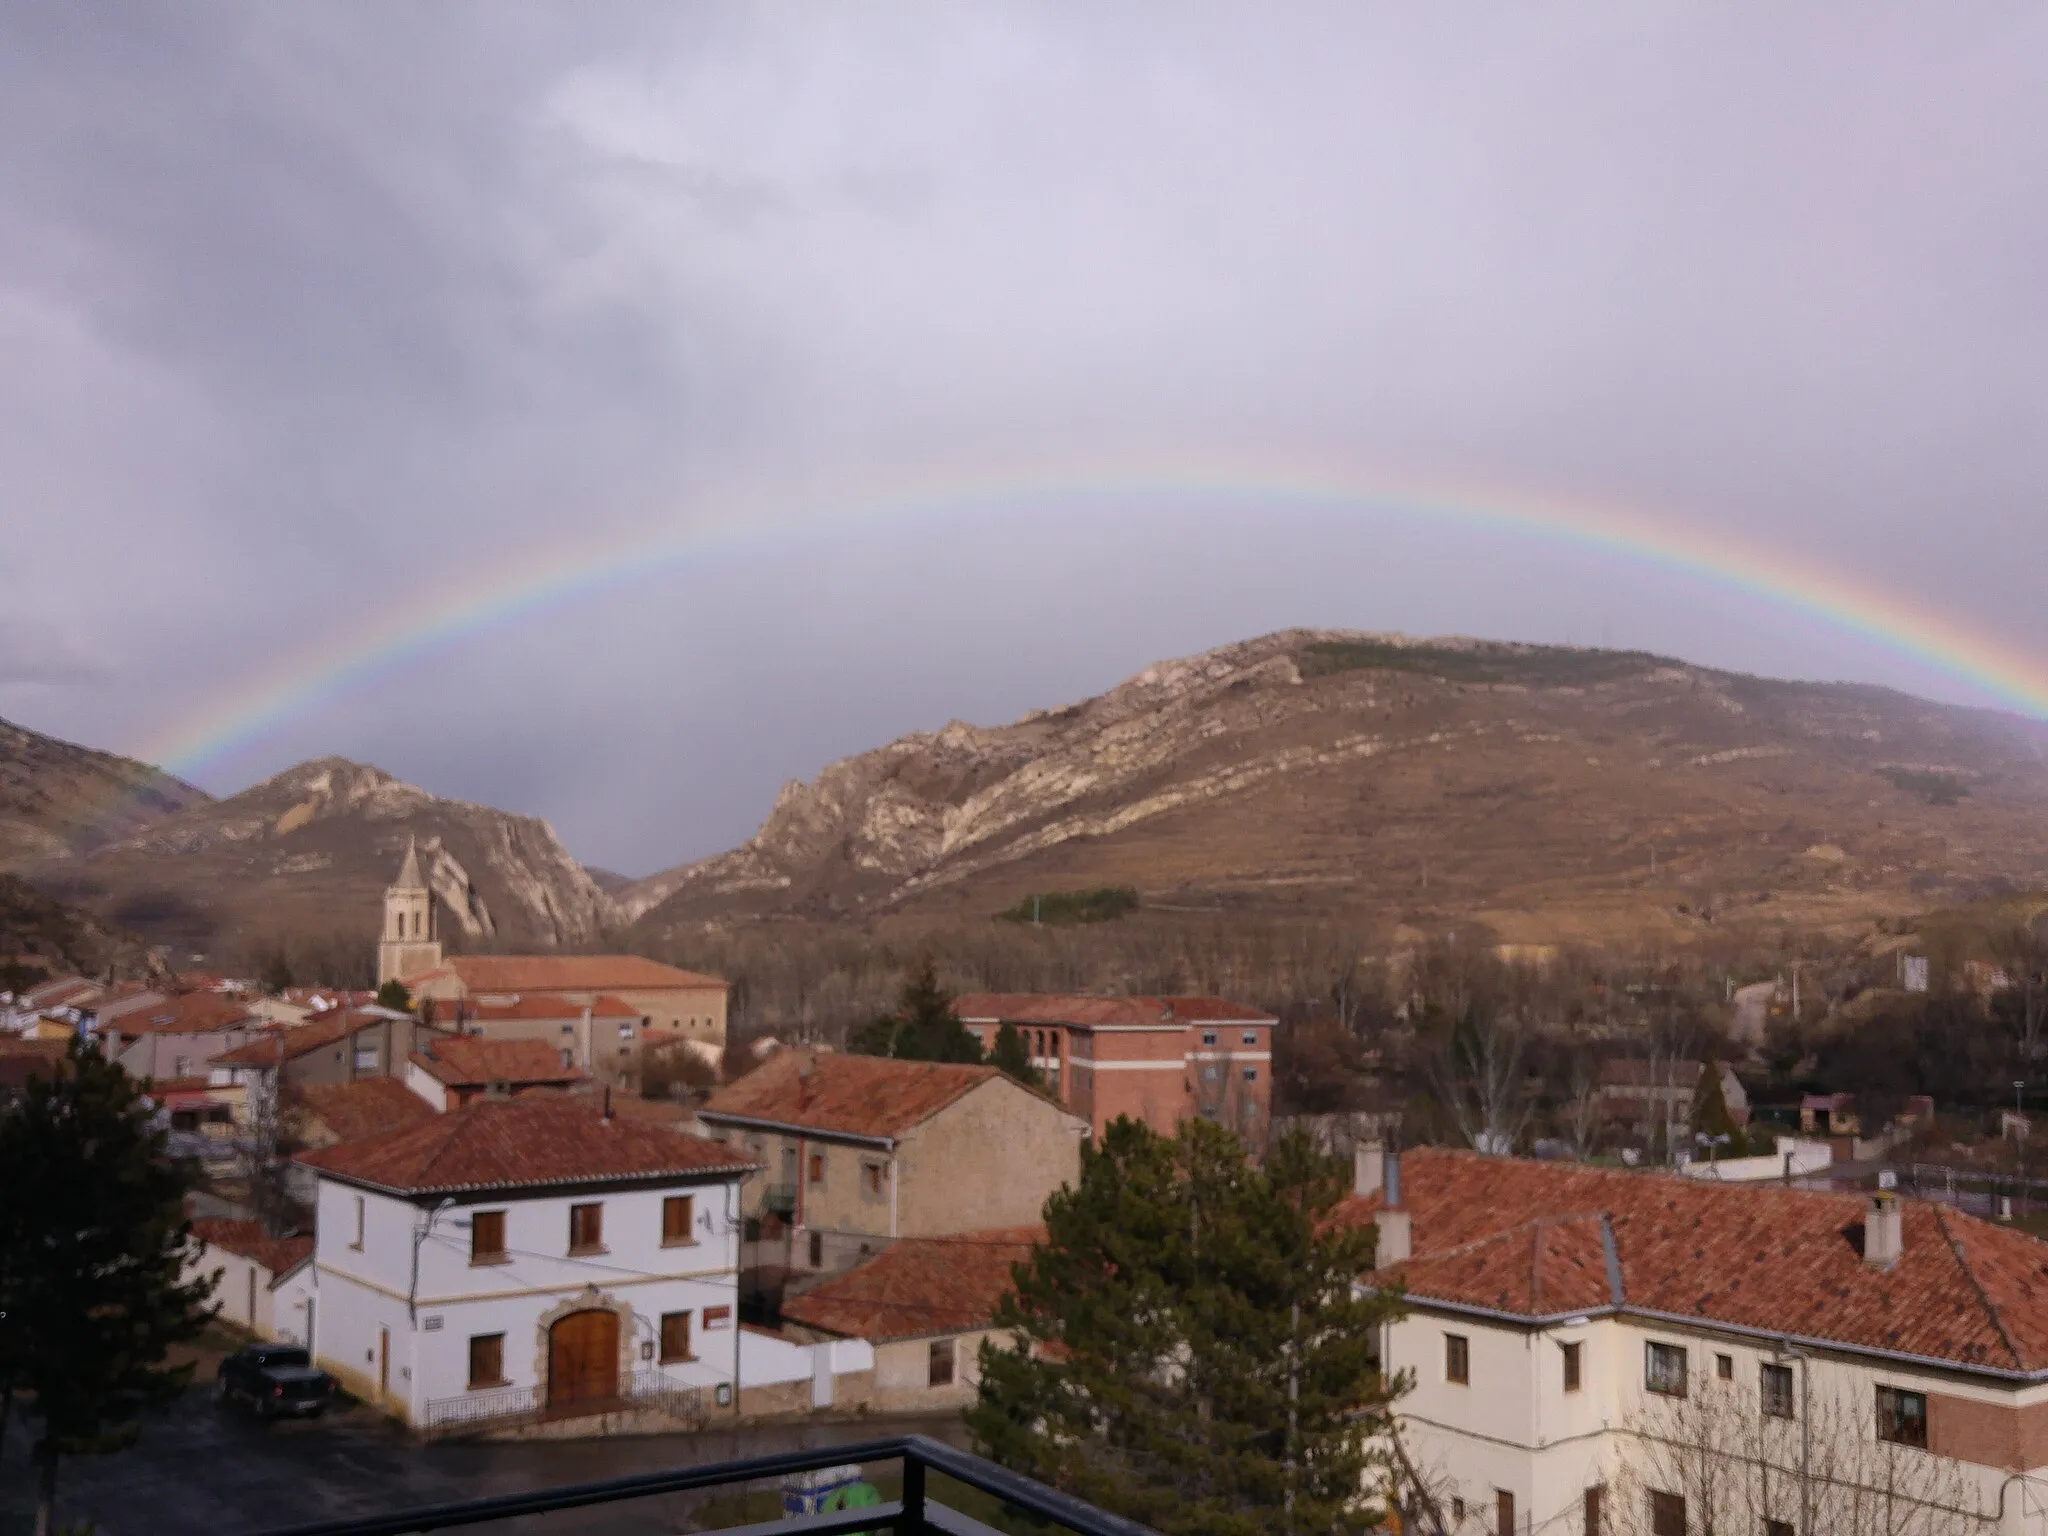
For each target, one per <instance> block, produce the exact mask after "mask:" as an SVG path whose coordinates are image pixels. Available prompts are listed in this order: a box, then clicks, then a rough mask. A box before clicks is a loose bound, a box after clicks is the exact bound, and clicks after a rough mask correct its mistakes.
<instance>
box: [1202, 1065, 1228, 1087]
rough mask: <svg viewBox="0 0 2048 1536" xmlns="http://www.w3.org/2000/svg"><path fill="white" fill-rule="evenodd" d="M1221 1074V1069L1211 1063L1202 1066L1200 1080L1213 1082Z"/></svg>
mask: <svg viewBox="0 0 2048 1536" xmlns="http://www.w3.org/2000/svg"><path fill="white" fill-rule="evenodd" d="M1222 1075H1223V1069H1222V1068H1221V1067H1219V1066H1216V1065H1215V1064H1214V1063H1211V1064H1210V1065H1209V1066H1206V1067H1204V1068H1202V1081H1203V1082H1205V1083H1213V1082H1215V1081H1216V1079H1217V1078H1219V1077H1221V1076H1222Z"/></svg>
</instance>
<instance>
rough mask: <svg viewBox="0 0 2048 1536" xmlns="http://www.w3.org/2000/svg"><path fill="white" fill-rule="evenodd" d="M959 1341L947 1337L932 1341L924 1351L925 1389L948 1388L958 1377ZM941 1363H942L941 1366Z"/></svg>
mask: <svg viewBox="0 0 2048 1536" xmlns="http://www.w3.org/2000/svg"><path fill="white" fill-rule="evenodd" d="M959 1342H960V1341H959V1340H958V1339H955V1338H953V1337H952V1336H950V1335H948V1336H947V1337H946V1338H943V1339H933V1340H932V1342H931V1347H930V1348H929V1349H927V1350H926V1351H925V1357H924V1371H925V1385H926V1386H927V1387H950V1386H952V1385H953V1383H954V1382H955V1381H957V1380H958V1379H959V1377H960V1350H959ZM941 1361H943V1362H944V1364H943V1365H941V1363H940V1362H941Z"/></svg>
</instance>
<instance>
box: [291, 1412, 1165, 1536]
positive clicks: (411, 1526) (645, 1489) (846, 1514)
mask: <svg viewBox="0 0 2048 1536" xmlns="http://www.w3.org/2000/svg"><path fill="white" fill-rule="evenodd" d="M878 1461H880V1462H888V1461H896V1462H900V1463H902V1467H903V1492H902V1496H901V1497H900V1498H897V1499H893V1500H890V1501H887V1502H884V1503H880V1504H872V1505H869V1506H867V1507H866V1508H864V1509H844V1510H834V1511H831V1512H829V1513H825V1514H816V1515H800V1516H796V1517H793V1518H791V1519H787V1520H783V1521H780V1522H777V1523H775V1524H773V1525H771V1526H766V1527H763V1526H759V1525H755V1526H750V1527H746V1529H747V1530H748V1531H749V1533H750V1536H754V1533H760V1532H763V1531H766V1532H772V1533H773V1536H852V1533H854V1532H857V1531H894V1532H898V1533H900V1536H929V1533H944V1536H987V1533H988V1532H989V1531H990V1529H991V1528H990V1527H988V1526H986V1525H983V1524H982V1523H980V1522H979V1521H977V1520H974V1519H973V1518H971V1517H969V1516H967V1515H964V1514H962V1513H961V1512H960V1511H958V1510H955V1509H950V1508H948V1507H947V1506H946V1505H944V1504H942V1503H940V1502H939V1501H938V1500H937V1499H935V1498H933V1497H931V1495H930V1492H929V1490H928V1487H927V1474H929V1473H938V1474H940V1475H942V1476H944V1477H948V1478H951V1479H952V1480H953V1481H955V1482H958V1483H964V1484H965V1485H966V1486H968V1487H969V1488H975V1489H979V1490H980V1491H981V1492H982V1493H984V1494H987V1495H988V1496H989V1497H991V1498H993V1499H995V1500H998V1501H1000V1503H1001V1505H1002V1506H1003V1507H1004V1508H1005V1509H1008V1510H1014V1511H1017V1512H1019V1513H1021V1514H1023V1515H1025V1516H1027V1517H1029V1518H1030V1519H1032V1520H1033V1521H1034V1522H1042V1523H1044V1524H1049V1525H1051V1526H1053V1527H1055V1528H1056V1529H1059V1530H1063V1531H1072V1532H1074V1533H1075V1536H1151V1532H1150V1531H1149V1530H1147V1528H1146V1527H1144V1526H1142V1525H1139V1524H1137V1523H1136V1522H1134V1521H1130V1520H1126V1519H1123V1518H1122V1517H1121V1516H1118V1515H1112V1514H1107V1513H1105V1512H1104V1511H1102V1510H1099V1509H1097V1508H1095V1507H1094V1506H1093V1505H1092V1504H1084V1503H1082V1502H1081V1501H1080V1500H1079V1499H1075V1498H1069V1497H1068V1496H1067V1495H1066V1494H1064V1493H1061V1492H1059V1491H1058V1490H1056V1489H1052V1488H1048V1487H1046V1486H1045V1485H1044V1484H1043V1483H1035V1482H1033V1481H1032V1480H1031V1479H1030V1478H1028V1477H1019V1476H1018V1475H1017V1474H1016V1473H1014V1472H1006V1471H1004V1470H1003V1469H1002V1468H1001V1467H998V1466H995V1465H993V1464H992V1463H989V1462H986V1461H983V1460H982V1459H981V1458H980V1457H978V1456H970V1455H968V1454H967V1453H966V1452H965V1451H956V1450H954V1449H953V1448H952V1447H951V1446H949V1445H941V1444H940V1443H939V1442H938V1441H936V1440H928V1439H926V1438H925V1437H924V1436H922V1435H903V1436H899V1437H897V1438H895V1439H889V1440H868V1441H863V1442H861V1443H859V1444H855V1445H835V1446H826V1447H824V1448H822V1449H819V1450H811V1451H791V1452H787V1453H785V1454H783V1455H779V1456H755V1457H751V1458H749V1459H748V1460H745V1461H722V1462H713V1463H711V1464H709V1465H707V1466H701V1467H677V1468H675V1469H673V1470H672V1471H668V1472H649V1473H643V1474H641V1475H640V1476H637V1477H619V1478H611V1479H608V1480H607V1481H604V1482H598V1483H571V1484H568V1485H566V1486H564V1487H561V1488H541V1489H536V1490H535V1491H533V1492H531V1493H506V1494H499V1495H497V1496H496V1497H494V1498H487V1499H472V1500H469V1501H467V1502H464V1503H460V1504H434V1505H428V1506H426V1507H424V1508H420V1509H409V1510H401V1511H399V1512H398V1513H396V1514H389V1515H365V1516H359V1517H356V1518H353V1519H346V1520H320V1521H315V1522H314V1523H312V1524H310V1525H293V1526H286V1527H284V1528H282V1529H279V1530H275V1531H271V1532H269V1533H267V1536H415V1533H422V1532H426V1531H444V1530H453V1529H456V1528H459V1527H461V1526H467V1525H484V1524H488V1523H489V1522H491V1521H493V1520H514V1519H518V1518H520V1517H521V1516H524V1515H544V1514H549V1513H552V1512H553V1511H555V1510H563V1509H587V1508H589V1507H590V1506H592V1505H596V1504H615V1503H619V1502H622V1501H624V1500H627V1499H645V1498H652V1497H655V1496H657V1495H660V1494H670V1493H693V1492H707V1491H711V1490H715V1489H721V1488H723V1489H732V1488H734V1487H735V1486H736V1485H745V1484H749V1483H761V1482H767V1481H772V1480H775V1479H778V1478H787V1477H792V1476H794V1475H795V1474H797V1473H800V1472H816V1471H820V1470H823V1469H825V1468H828V1467H839V1466H845V1465H848V1464H862V1465H865V1464H867V1463H870V1462H878ZM728 1529H735V1530H737V1529H739V1528H738V1527H728Z"/></svg>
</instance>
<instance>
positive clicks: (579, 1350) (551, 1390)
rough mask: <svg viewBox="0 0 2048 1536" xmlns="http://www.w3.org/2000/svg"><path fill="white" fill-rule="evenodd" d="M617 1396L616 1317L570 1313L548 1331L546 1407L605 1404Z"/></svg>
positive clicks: (598, 1312) (603, 1312) (607, 1313)
mask: <svg viewBox="0 0 2048 1536" xmlns="http://www.w3.org/2000/svg"><path fill="white" fill-rule="evenodd" d="M618 1395H619V1314H618V1313H616V1312H612V1311H607V1310H602V1309H597V1310H592V1311H589V1312H571V1313H570V1314H569V1315H568V1316H567V1317H565V1318H562V1319H561V1320H560V1321H558V1322H557V1323H556V1324H555V1325H554V1327H552V1328H550V1329H549V1330H548V1406H549V1407H550V1408H566V1407H571V1406H573V1405H575V1404H577V1403H598V1402H608V1401H610V1400H611V1399H613V1398H616V1397H617V1396H618Z"/></svg>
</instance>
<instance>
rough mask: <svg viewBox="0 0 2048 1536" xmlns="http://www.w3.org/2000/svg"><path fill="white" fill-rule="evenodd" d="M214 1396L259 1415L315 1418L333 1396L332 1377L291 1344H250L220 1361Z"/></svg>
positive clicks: (261, 1416) (267, 1417)
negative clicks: (289, 1415)
mask: <svg viewBox="0 0 2048 1536" xmlns="http://www.w3.org/2000/svg"><path fill="white" fill-rule="evenodd" d="M214 1396H215V1397H216V1398H218V1399H219V1400H220V1401H221V1402H222V1403H224V1404H225V1403H237V1402H238V1403H241V1404H242V1405H243V1406H244V1407H246V1408H248V1409H250V1410H251V1411H252V1412H254V1413H255V1414H256V1415H257V1416H258V1417H259V1418H265V1419H274V1418H277V1417H279V1416H280V1415H283V1414H291V1415H293V1416H295V1417H305V1418H317V1417H318V1416H319V1415H320V1414H322V1413H324V1412H326V1410H327V1405H328V1403H330V1402H331V1401H333V1399H334V1378H333V1377H332V1376H330V1375H328V1374H327V1373H326V1372H325V1371H323V1370H321V1369H320V1368H319V1367H318V1366H316V1365H314V1364H313V1361H312V1359H311V1357H309V1356H308V1355H307V1353H306V1352H305V1351H304V1350H303V1349H300V1348H299V1347H298V1346H297V1345H294V1344H251V1345H250V1346H249V1347H248V1348H247V1349H243V1350H237V1351H236V1352H235V1353H234V1354H232V1355H229V1356H228V1357H227V1359H225V1360H223V1361H221V1363H220V1370H219V1371H218V1372H216V1373H215V1376H214Z"/></svg>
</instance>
